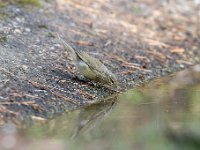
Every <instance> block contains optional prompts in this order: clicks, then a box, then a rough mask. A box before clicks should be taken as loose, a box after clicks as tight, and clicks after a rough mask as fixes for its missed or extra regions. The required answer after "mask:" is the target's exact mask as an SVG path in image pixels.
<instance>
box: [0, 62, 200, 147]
mask: <svg viewBox="0 0 200 150" xmlns="http://www.w3.org/2000/svg"><path fill="white" fill-rule="evenodd" d="M0 149H15V150H35V149H38V150H68V149H69V150H177V149H178V150H179V149H180V150H182V149H185V150H188V149H189V150H197V149H200V65H197V66H195V67H193V68H191V69H188V70H184V71H181V72H178V73H176V74H174V75H171V76H168V77H164V78H159V79H156V80H153V81H151V82H150V83H148V84H145V85H142V86H140V87H138V88H135V89H131V90H129V91H127V92H125V93H122V94H119V95H113V96H111V97H109V98H107V99H106V102H105V103H101V104H96V105H92V106H90V107H86V108H81V109H80V110H76V111H73V112H68V113H66V114H64V115H62V116H59V117H56V118H54V119H52V120H48V121H44V120H40V119H39V118H35V121H34V124H33V126H32V127H28V128H26V129H17V128H16V127H15V126H14V125H13V124H12V123H7V124H5V125H3V126H2V127H1V133H0Z"/></svg>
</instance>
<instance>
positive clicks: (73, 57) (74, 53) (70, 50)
mask: <svg viewBox="0 0 200 150" xmlns="http://www.w3.org/2000/svg"><path fill="white" fill-rule="evenodd" d="M57 37H58V39H59V41H61V42H62V44H63V45H64V46H65V48H66V49H67V51H68V52H69V55H70V57H72V59H73V60H76V59H77V55H76V52H75V50H74V49H73V48H72V47H71V46H70V45H69V44H68V43H67V42H66V41H65V40H63V39H62V38H61V37H60V36H59V35H58V33H57Z"/></svg>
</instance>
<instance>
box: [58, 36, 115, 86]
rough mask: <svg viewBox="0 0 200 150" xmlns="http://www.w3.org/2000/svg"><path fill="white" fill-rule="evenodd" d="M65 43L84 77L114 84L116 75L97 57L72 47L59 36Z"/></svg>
mask: <svg viewBox="0 0 200 150" xmlns="http://www.w3.org/2000/svg"><path fill="white" fill-rule="evenodd" d="M59 39H60V40H61V41H62V43H63V44H64V45H65V48H66V49H67V51H68V52H69V54H70V57H72V59H73V60H74V62H75V64H76V68H77V69H78V71H79V72H80V73H81V74H82V75H83V76H84V78H86V79H89V80H92V81H96V82H100V83H104V84H110V85H111V84H116V83H117V78H116V76H115V75H114V74H113V73H112V72H111V71H109V70H108V69H107V67H106V66H105V65H104V64H103V63H102V62H100V61H99V60H98V59H96V58H94V57H92V56H90V55H88V54H87V53H85V52H84V51H81V50H75V49H73V48H72V47H71V46H70V45H69V44H68V43H67V42H65V41H64V40H63V39H61V38H59Z"/></svg>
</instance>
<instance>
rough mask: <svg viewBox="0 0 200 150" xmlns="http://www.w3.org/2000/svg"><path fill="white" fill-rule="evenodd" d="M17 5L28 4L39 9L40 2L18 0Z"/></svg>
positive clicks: (38, 0) (36, 0)
mask: <svg viewBox="0 0 200 150" xmlns="http://www.w3.org/2000/svg"><path fill="white" fill-rule="evenodd" d="M18 3H20V4H22V5H27V4H30V5H34V6H37V7H41V3H40V0H18Z"/></svg>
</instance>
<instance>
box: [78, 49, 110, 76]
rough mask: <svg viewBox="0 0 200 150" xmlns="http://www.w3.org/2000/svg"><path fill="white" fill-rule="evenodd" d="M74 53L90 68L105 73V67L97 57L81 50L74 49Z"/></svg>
mask: <svg viewBox="0 0 200 150" xmlns="http://www.w3.org/2000/svg"><path fill="white" fill-rule="evenodd" d="M76 53H77V55H78V57H80V58H81V59H82V60H83V61H84V62H85V63H86V64H87V65H88V66H89V67H90V68H91V69H92V70H94V71H95V72H97V73H99V74H105V68H106V67H105V66H104V64H102V63H101V62H100V61H99V60H98V59H96V58H94V57H92V56H90V55H88V54H87V53H85V52H83V51H76ZM106 69H107V68H106Z"/></svg>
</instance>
